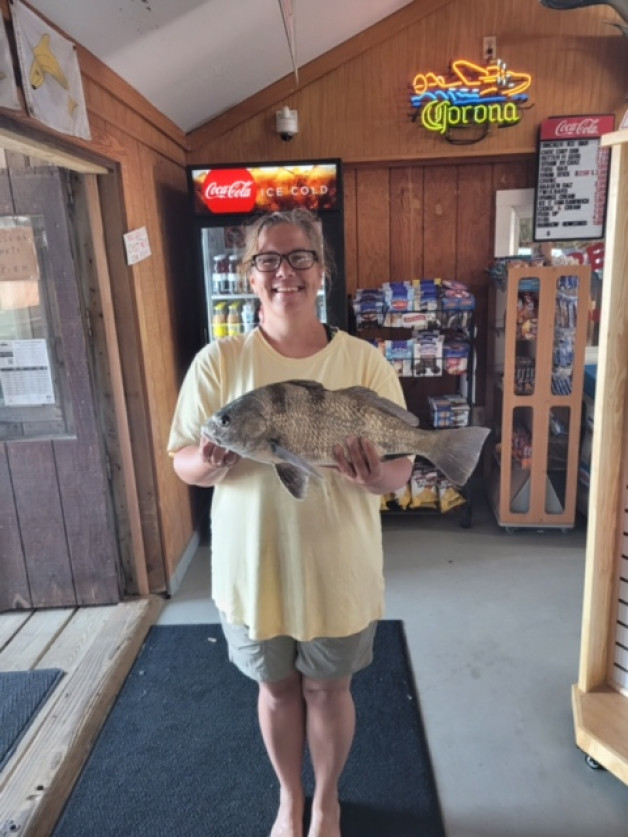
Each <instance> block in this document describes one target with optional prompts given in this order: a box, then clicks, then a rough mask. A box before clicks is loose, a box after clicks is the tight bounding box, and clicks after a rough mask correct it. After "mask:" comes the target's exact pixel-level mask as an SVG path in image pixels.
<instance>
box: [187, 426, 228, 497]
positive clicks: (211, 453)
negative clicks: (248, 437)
mask: <svg viewBox="0 0 628 837" xmlns="http://www.w3.org/2000/svg"><path fill="white" fill-rule="evenodd" d="M239 459H240V457H239V456H238V454H237V453H235V452H234V451H232V450H226V449H225V448H221V447H220V446H219V445H215V444H214V443H213V442H210V441H209V439H206V438H205V437H204V436H201V439H200V441H199V443H198V445H188V446H187V447H184V448H180V449H179V450H178V451H177V452H176V453H175V454H174V457H173V465H174V470H175V472H176V474H177V475H178V476H179V477H180V479H182V480H183V482H186V483H187V484H188V485H199V486H202V487H204V488H208V487H209V486H212V485H216V483H219V482H220V481H221V480H222V479H224V477H225V475H226V474H227V471H228V470H229V468H231V467H232V466H233V465H235V463H236V462H237V461H238V460H239Z"/></svg>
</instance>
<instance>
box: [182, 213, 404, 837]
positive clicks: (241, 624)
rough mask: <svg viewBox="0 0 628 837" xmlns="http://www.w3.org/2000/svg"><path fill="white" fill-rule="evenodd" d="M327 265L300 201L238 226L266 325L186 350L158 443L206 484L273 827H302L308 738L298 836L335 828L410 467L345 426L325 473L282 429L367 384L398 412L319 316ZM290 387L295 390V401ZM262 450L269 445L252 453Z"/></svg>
mask: <svg viewBox="0 0 628 837" xmlns="http://www.w3.org/2000/svg"><path fill="white" fill-rule="evenodd" d="M326 259H327V257H326V252H325V247H324V242H323V240H322V234H321V232H320V228H319V226H318V223H317V221H316V219H315V217H314V216H313V215H311V214H310V213H308V212H306V211H305V210H295V211H293V212H285V213H274V214H270V215H266V216H264V217H262V218H260V219H259V220H258V221H256V222H255V224H254V225H253V226H252V227H251V228H249V230H248V236H247V246H246V250H245V254H244V258H243V264H244V265H245V266H246V269H247V270H248V275H249V281H250V284H251V287H252V288H253V290H254V292H255V293H256V295H257V296H258V297H259V299H260V302H261V305H262V309H263V323H262V324H261V325H260V326H259V327H258V328H256V329H254V330H253V331H252V332H250V333H248V334H244V335H240V336H238V337H228V338H224V339H221V340H217V341H214V342H213V343H211V344H209V345H207V346H205V347H204V348H203V349H202V350H201V351H200V352H199V353H198V355H197V357H196V358H195V360H194V362H193V363H192V366H191V367H190V369H189V371H188V373H187V376H186V378H185V381H184V383H183V386H182V389H181V393H180V396H179V401H178V404H177V408H176V412H175V416H174V421H173V425H172V431H171V436H170V442H169V451H170V453H171V454H172V456H173V459H174V467H175V470H176V472H177V474H178V475H179V476H180V477H181V479H183V480H184V481H185V482H186V483H189V484H191V485H200V486H214V487H215V489H214V494H213V498H212V512H211V515H212V521H211V533H212V535H211V546H212V595H213V597H214V599H215V601H216V604H217V607H218V609H219V610H220V612H221V618H222V622H223V629H224V632H225V636H226V639H227V643H228V645H229V654H230V658H231V659H232V661H233V662H234V663H235V665H236V666H238V667H239V668H240V669H241V670H242V671H243V672H244V673H245V674H246V675H247V676H249V677H252V678H253V679H255V680H256V681H257V682H258V683H259V703H258V711H259V721H260V727H261V731H262V735H263V739H264V742H265V745H266V749H267V752H268V755H269V758H270V761H271V763H272V765H273V768H274V770H275V772H276V774H277V778H278V780H279V784H280V800H279V809H278V813H277V818H276V820H275V823H274V825H273V827H272V831H271V837H303V827H304V826H303V811H304V793H303V788H302V785H301V775H302V760H303V754H304V745H305V741H306V739H307V742H308V745H309V750H310V753H311V758H312V763H313V768H314V774H315V780H316V788H315V793H314V797H313V801H312V816H311V822H310V827H309V831H308V837H339V835H340V803H339V800H338V780H339V777H340V774H341V772H342V769H343V767H344V764H345V762H346V759H347V756H348V754H349V750H350V748H351V743H352V740H353V734H354V727H355V712H354V706H353V701H352V697H351V692H350V685H351V677H352V675H353V673H354V672H356V671H358V670H360V669H361V668H363V667H365V666H366V665H368V664H369V662H370V661H371V658H372V645H373V637H374V633H375V627H376V624H377V620H378V619H380V618H381V617H382V615H383V603H384V592H383V590H384V585H383V572H382V538H381V523H380V512H379V506H380V495H382V494H385V493H388V492H391V491H394V490H396V489H398V488H400V487H401V486H403V485H404V484H405V483H406V482H407V481H408V479H409V477H410V472H411V467H412V464H411V459H410V458H408V457H405V456H404V457H402V458H396V459H391V460H389V461H383V460H382V459H381V458H380V454H379V451H378V449H377V448H376V446H375V445H374V444H373V442H372V441H371V440H369V439H368V438H362V437H360V436H358V435H356V434H348V436H347V437H346V438H343V439H339V440H338V441H337V442H335V443H333V444H332V450H333V460H332V461H330V462H329V463H328V464H329V465H331V466H332V467H326V468H322V469H320V468H317V467H315V466H313V465H312V464H311V462H308V461H307V457H306V456H305V455H304V454H303V452H301V451H295V450H292V449H291V446H290V443H289V442H288V441H287V439H288V438H289V433H290V430H291V429H292V430H295V428H297V429H299V428H303V429H305V427H306V425H307V423H308V418H310V417H311V416H312V415H317V416H320V411H319V412H318V413H317V412H316V408H317V405H319V406H320V403H321V398H322V397H323V395H324V393H325V390H338V389H343V388H347V387H357V386H359V387H367V388H368V389H369V390H371V391H372V392H371V393H370V394H368V396H367V398H368V397H370V398H377V396H383V397H384V399H389V400H388V401H387V402H382V403H386V404H388V405H390V409H393V408H395V407H396V409H399V408H401V409H399V413H400V414H401V415H403V414H404V411H403V407H404V399H403V394H402V390H401V387H400V384H399V381H398V379H397V377H396V375H395V374H394V372H393V371H392V369H391V367H390V366H389V365H388V363H387V362H386V361H385V359H384V358H383V357H382V355H381V354H380V353H379V352H378V351H377V350H376V349H374V348H373V347H372V346H370V345H369V344H368V343H367V342H366V341H363V340H359V339H358V338H355V337H351V336H349V335H348V334H346V333H345V332H342V331H337V330H334V329H331V328H329V327H328V326H325V325H323V324H322V323H321V322H320V321H319V319H318V317H317V313H316V312H317V307H316V298H317V294H318V292H319V290H320V288H321V284H322V282H323V281H324V276H325V274H326V271H327V268H328V265H327V260H326ZM327 275H328V274H327ZM286 381H291V382H292V387H293V388H294V387H296V389H297V391H298V392H301V390H303V392H302V395H303V398H302V399H301V400H299V401H298V402H294V403H296V404H297V408H294V405H293V402H292V401H291V400H290V398H289V397H288V392H289V387H287V386H286V385H284V384H283V383H282V382H286ZM273 384H278V386H277V387H268V385H273ZM317 384H322V385H323V386H322V387H318V386H317ZM264 387H267V389H266V390H264V392H265V398H266V399H270V401H268V402H267V403H266V404H265V405H263V404H258V403H257V402H255V403H251V404H250V405H249V406H248V408H247V409H246V410H245V411H244V414H243V423H242V427H241V430H239V431H238V432H235V433H234V434H233V436H232V437H231V442H230V444H229V445H227V444H219V443H218V442H217V438H218V436H215V437H214V439H213V441H212V439H211V438H209V437H208V436H207V435H204V433H203V428H204V426H205V427H206V428H207V427H209V425H210V422H207V420H208V419H209V418H210V417H211V416H213V415H214V414H215V413H217V412H218V411H219V410H220V409H221V408H223V407H224V406H225V405H227V404H229V403H230V402H232V401H233V400H234V399H237V398H239V397H240V396H243V395H245V394H247V393H250V394H251V396H252V397H253V398H256V397H257V394H253V392H252V391H253V390H257V389H258V388H264ZM359 392H360V391H359V390H358V394H359ZM391 402H393V404H392V405H391ZM291 405H292V406H291ZM308 405H309V407H308ZM396 405H398V406H396ZM366 406H367V405H366V402H365V403H364V409H366ZM264 407H265V408H266V418H265V419H264V421H265V422H266V424H264V425H263V426H262V425H261V424H260V422H262V418H261V414H262V412H264V410H263V408H264ZM258 408H259V409H258ZM310 408H311V410H310ZM268 416H270V420H269V419H268ZM206 423H207V424H206ZM218 423H219V425H220V426H221V427H223V428H226V427H228V426H229V427H230V423H231V416H230V415H226V414H225V413H224V412H223V414H222V416H221V418H220V420H219V422H218ZM317 424H318V425H320V424H324V418H323V419H320V418H317ZM260 428H262V429H261V430H260ZM320 429H321V428H320V427H319V430H320ZM205 432H206V433H208V434H209V436H211V433H210V432H209V430H207V429H206V430H205ZM258 437H259V439H260V441H259V443H256V444H257V447H256V448H255V449H253V450H249V449H248V448H247V442H248V441H250V440H252V439H258ZM220 438H222V437H220ZM262 446H263V447H264V448H265V450H266V451H267V452H268V451H270V453H267V454H264V455H262V454H261V453H260V452H259V451H260V450H261V447H262ZM264 457H266V458H264ZM267 463H271V464H273V465H274V468H273V467H270V468H269V467H268V464H267ZM310 477H312V479H310ZM286 489H287V490H286Z"/></svg>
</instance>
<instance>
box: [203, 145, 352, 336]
mask: <svg viewBox="0 0 628 837" xmlns="http://www.w3.org/2000/svg"><path fill="white" fill-rule="evenodd" d="M188 180H189V184H190V193H191V195H192V200H193V212H194V227H195V231H194V235H195V240H196V258H197V264H198V270H199V276H200V279H201V281H202V284H203V288H204V298H205V313H206V334H205V337H206V340H207V341H209V340H213V339H216V338H218V337H224V336H228V335H235V334H241V333H243V332H246V331H249V330H251V329H252V328H254V327H255V326H256V325H257V323H258V321H259V305H258V300H257V297H256V296H255V294H253V293H252V292H251V288H250V287H249V285H248V282H247V279H246V276H245V275H243V272H242V271H241V270H240V264H241V257H242V250H243V247H244V229H245V227H246V226H247V225H248V224H250V223H252V221H253V220H254V219H255V218H256V217H257V216H259V215H260V214H262V213H266V212H275V211H277V210H286V209H294V208H296V207H305V208H307V209H309V210H311V211H312V212H314V213H315V214H316V216H317V217H318V219H319V220H320V223H321V224H322V228H323V235H324V237H325V240H326V242H327V244H328V245H329V246H330V248H331V251H332V255H333V262H334V269H333V275H332V276H325V281H324V283H323V287H322V288H321V291H320V293H319V297H318V314H319V317H320V319H321V321H322V322H327V323H329V324H330V325H334V326H338V327H340V328H342V329H345V330H346V328H347V289H346V280H345V270H344V221H343V207H342V167H341V161H340V160H339V159H328V160H316V161H297V162H290V163H272V164H269V163H250V164H248V163H247V164H242V165H236V164H230V165H228V164H217V165H207V166H201V165H195V166H188Z"/></svg>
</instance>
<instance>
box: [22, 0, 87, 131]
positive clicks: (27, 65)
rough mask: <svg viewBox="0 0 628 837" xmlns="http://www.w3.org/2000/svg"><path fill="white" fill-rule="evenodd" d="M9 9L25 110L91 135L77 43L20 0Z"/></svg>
mask: <svg viewBox="0 0 628 837" xmlns="http://www.w3.org/2000/svg"><path fill="white" fill-rule="evenodd" d="M12 9H13V24H14V27H15V40H16V43H17V51H18V56H19V59H20V67H21V70H22V86H23V89H24V97H25V99H26V104H27V106H28V112H29V113H30V115H31V116H33V117H34V118H35V119H38V120H39V121H40V122H43V123H44V124H45V125H48V126H49V127H50V128H54V129H55V131H59V132H61V133H63V134H71V135H72V136H74V137H81V138H82V139H87V140H89V139H91V138H92V136H91V132H90V130H89V122H88V120H87V108H86V107H85V97H84V95H83V82H82V79H81V69H80V67H79V63H78V58H77V55H76V47H75V46H74V44H73V43H72V42H71V41H69V40H68V39H67V38H64V37H63V36H62V35H60V34H59V33H58V32H57V31H56V30H55V29H53V28H52V27H50V26H49V25H48V24H47V23H46V22H45V21H44V20H42V19H41V18H40V17H39V16H38V15H36V14H35V13H34V12H32V11H31V10H30V9H29V8H28V7H27V6H25V5H24V4H23V3H21V2H20V0H14V2H13V4H12Z"/></svg>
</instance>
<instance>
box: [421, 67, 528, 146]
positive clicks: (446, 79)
mask: <svg viewBox="0 0 628 837" xmlns="http://www.w3.org/2000/svg"><path fill="white" fill-rule="evenodd" d="M531 83H532V76H531V75H530V74H529V73H516V72H513V71H512V70H508V69H507V68H506V65H505V64H504V62H503V61H494V62H492V63H490V64H487V65H486V66H485V67H483V66H481V65H480V64H475V63H474V62H473V61H465V60H464V59H462V58H460V59H458V60H457V61H453V62H452V63H451V71H450V72H449V73H448V74H446V75H437V74H436V73H432V72H428V73H417V74H416V76H415V77H414V79H413V81H412V89H413V91H414V95H412V96H411V97H410V103H411V104H412V107H413V108H414V113H413V114H412V121H413V122H414V121H416V120H417V119H418V118H419V116H420V117H421V124H422V125H423V127H425V128H427V130H428V131H438V132H439V133H441V134H444V133H445V132H446V131H447V130H448V128H450V127H453V128H457V127H465V126H469V125H489V124H497V125H515V124H516V123H517V122H519V120H520V119H521V105H522V104H523V103H524V102H527V101H528V94H527V93H526V91H527V90H528V88H529V87H530V85H531Z"/></svg>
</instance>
